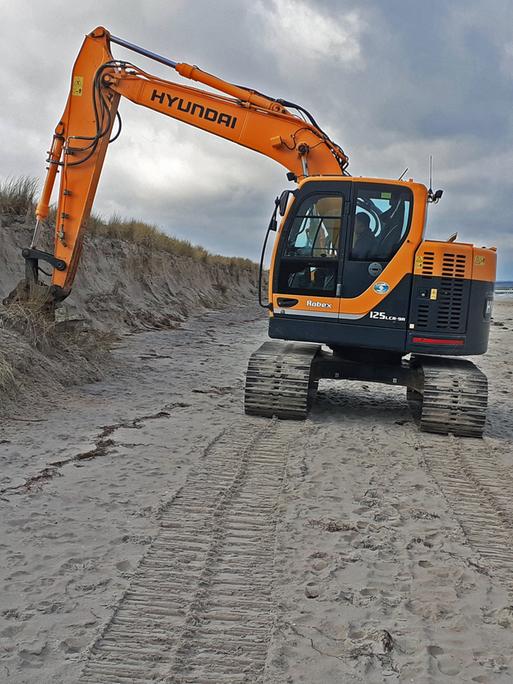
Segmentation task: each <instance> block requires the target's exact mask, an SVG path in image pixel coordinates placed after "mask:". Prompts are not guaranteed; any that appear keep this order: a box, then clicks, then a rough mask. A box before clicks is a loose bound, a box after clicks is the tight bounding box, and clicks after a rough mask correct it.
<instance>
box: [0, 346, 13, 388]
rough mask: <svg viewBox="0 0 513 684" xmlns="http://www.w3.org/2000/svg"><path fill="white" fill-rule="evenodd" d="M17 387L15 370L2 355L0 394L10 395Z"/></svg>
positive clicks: (0, 363) (0, 359)
mask: <svg viewBox="0 0 513 684" xmlns="http://www.w3.org/2000/svg"><path fill="white" fill-rule="evenodd" d="M15 385H16V380H15V378H14V372H13V368H12V366H11V364H10V363H9V361H7V359H6V358H5V357H4V355H3V354H0V392H2V393H4V392H5V393H7V394H8V393H10V391H11V390H12V389H13V387H15Z"/></svg>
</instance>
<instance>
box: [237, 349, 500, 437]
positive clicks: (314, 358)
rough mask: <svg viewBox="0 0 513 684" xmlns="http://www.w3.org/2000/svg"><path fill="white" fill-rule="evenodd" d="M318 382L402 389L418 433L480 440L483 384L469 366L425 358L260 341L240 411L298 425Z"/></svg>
mask: <svg viewBox="0 0 513 684" xmlns="http://www.w3.org/2000/svg"><path fill="white" fill-rule="evenodd" d="M323 378H333V379H344V380H357V381H365V382H379V383H384V384H388V385H400V386H403V387H406V397H407V400H408V404H409V406H410V408H411V410H412V413H413V415H414V416H415V418H416V419H418V421H419V424H420V428H421V430H424V431H426V432H436V433H439V434H444V435H446V434H448V433H452V434H454V435H461V436H468V437H481V436H482V434H483V429H484V424H485V420H486V407H487V401H488V383H487V379H486V376H485V375H484V374H483V373H482V372H481V371H480V370H479V369H478V368H477V367H476V366H475V365H474V364H473V363H472V362H470V361H467V360H464V359H455V358H447V357H445V358H439V357H434V356H427V355H410V356H409V358H408V357H401V356H399V355H395V354H387V353H381V352H379V351H375V352H373V351H369V350H367V351H364V350H362V349H355V350H351V349H334V350H329V351H328V350H326V349H323V348H322V347H321V345H313V344H296V343H288V342H279V341H275V340H273V341H270V342H265V343H264V344H263V345H262V346H261V347H260V348H259V349H257V350H256V351H255V352H254V353H253V354H252V355H251V358H250V360H249V364H248V370H247V374H246V389H245V396H244V409H245V412H246V413H248V414H251V415H259V416H276V417H278V418H284V419H296V420H304V419H305V418H306V416H307V414H308V411H309V410H310V408H311V406H312V404H313V402H314V400H315V396H316V393H317V388H318V384H319V380H321V379H323Z"/></svg>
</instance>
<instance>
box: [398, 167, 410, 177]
mask: <svg viewBox="0 0 513 684" xmlns="http://www.w3.org/2000/svg"><path fill="white" fill-rule="evenodd" d="M407 171H408V167H406V168H405V169H404V171H403V172H402V174H401V175H400V176H399V178H398V179H397V180H402V179H403V178H404V175H405V174H406V172H407Z"/></svg>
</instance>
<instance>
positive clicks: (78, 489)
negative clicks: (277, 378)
mask: <svg viewBox="0 0 513 684" xmlns="http://www.w3.org/2000/svg"><path fill="white" fill-rule="evenodd" d="M512 330H513V302H507V301H500V302H497V303H496V305H495V312H494V325H493V327H492V338H491V345H490V350H489V353H488V354H487V355H486V356H485V357H482V358H478V359H476V362H477V363H478V365H479V366H480V367H481V368H482V369H483V370H484V371H485V372H486V374H487V375H488V378H489V382H490V406H489V414H488V422H487V426H486V430H485V435H484V438H483V439H478V440H476V439H470V438H455V437H452V436H449V437H442V436H437V435H429V434H424V433H420V432H419V429H418V427H417V425H416V424H415V422H414V420H413V418H412V417H411V415H410V413H409V410H408V405H407V403H406V398H405V391H404V390H403V389H401V388H393V387H384V386H380V385H375V386H372V385H366V384H362V383H349V382H344V381H340V382H331V381H324V382H321V385H320V390H319V395H318V399H317V402H316V404H315V406H314V408H313V410H312V412H311V415H310V417H309V418H308V419H307V420H306V421H305V422H304V423H294V422H281V421H276V420H273V419H269V420H268V419H263V418H252V417H248V416H245V415H244V414H243V412H242V394H243V383H244V372H245V367H246V363H247V358H248V356H249V354H250V353H251V352H252V351H253V350H254V349H255V348H256V347H258V346H259V345H260V344H261V342H263V341H264V339H265V336H266V320H265V317H264V316H263V315H262V314H261V313H260V311H258V310H256V309H255V308H251V309H247V308H232V309H231V310H230V312H229V313H227V312H226V311H225V312H212V313H208V314H202V315H201V317H197V318H191V319H189V320H187V321H186V322H184V323H183V324H181V325H180V327H177V328H176V329H174V330H159V331H148V332H142V333H139V334H132V335H127V336H125V337H124V338H122V339H121V340H120V342H119V343H118V344H117V346H116V349H115V351H114V356H115V369H114V370H112V371H111V372H109V375H108V377H106V378H105V379H104V380H102V381H100V382H96V383H92V384H88V385H81V386H76V387H74V388H71V389H69V390H67V391H66V392H65V393H64V395H63V399H62V401H59V403H58V405H57V404H54V405H52V404H51V403H50V402H48V403H47V406H46V407H45V406H44V405H40V404H41V402H39V403H37V405H36V406H35V407H34V409H33V411H32V412H31V414H30V416H29V417H27V418H26V419H23V417H20V416H19V415H15V414H13V415H11V417H10V419H9V418H7V419H6V420H5V421H4V422H3V423H2V426H1V428H0V464H1V468H2V477H1V484H0V508H1V513H0V551H1V554H0V681H2V682H4V681H5V682H13V683H15V684H32V683H36V682H37V683H38V684H41V683H43V684H46V683H50V682H52V683H66V684H67V683H70V682H97V683H98V684H103V683H104V682H150V681H151V682H191V683H192V682H197V683H198V684H199V682H248V683H249V682H265V683H266V684H271V683H273V684H274V683H276V684H285V683H289V682H290V683H295V682H304V683H309V684H313V683H321V682H322V683H326V684H335V683H337V684H338V683H340V682H344V684H347V683H350V684H352V683H356V682H362V683H363V682H365V683H368V682H370V683H372V682H387V683H388V682H415V683H424V682H428V683H429V682H481V683H487V682H494V683H495V682H498V683H501V682H505V683H506V682H511V681H513V597H512V596H511V592H512V590H513V557H512V555H511V546H512V541H513V503H512V502H513V475H512V474H511V458H512V456H511V455H512V454H513V404H512V394H511V393H512V389H511V377H512V374H513V352H512V349H511V332H512Z"/></svg>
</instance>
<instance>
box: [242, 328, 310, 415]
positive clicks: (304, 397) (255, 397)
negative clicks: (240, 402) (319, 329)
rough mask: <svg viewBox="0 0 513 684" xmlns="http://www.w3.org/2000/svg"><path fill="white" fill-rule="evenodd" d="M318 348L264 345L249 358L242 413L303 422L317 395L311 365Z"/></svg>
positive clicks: (273, 342) (271, 343)
mask: <svg viewBox="0 0 513 684" xmlns="http://www.w3.org/2000/svg"><path fill="white" fill-rule="evenodd" d="M320 348H321V347H320V345H311V344H310V345H306V344H292V343H283V342H277V341H274V340H273V341H271V342H265V343H264V344H263V345H262V346H261V347H260V348H259V349H257V350H256V351H255V352H254V353H253V354H252V355H251V357H250V359H249V363H248V370H247V373H246V389H245V393H244V410H245V412H246V413H248V414H250V415H255V416H276V417H278V418H292V419H296V420H304V419H305V418H306V415H307V413H308V411H309V409H310V406H311V405H312V402H313V400H314V399H315V395H316V392H317V385H318V380H317V379H316V378H315V377H314V374H313V363H314V360H315V357H316V355H317V354H318V352H319V350H320Z"/></svg>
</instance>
